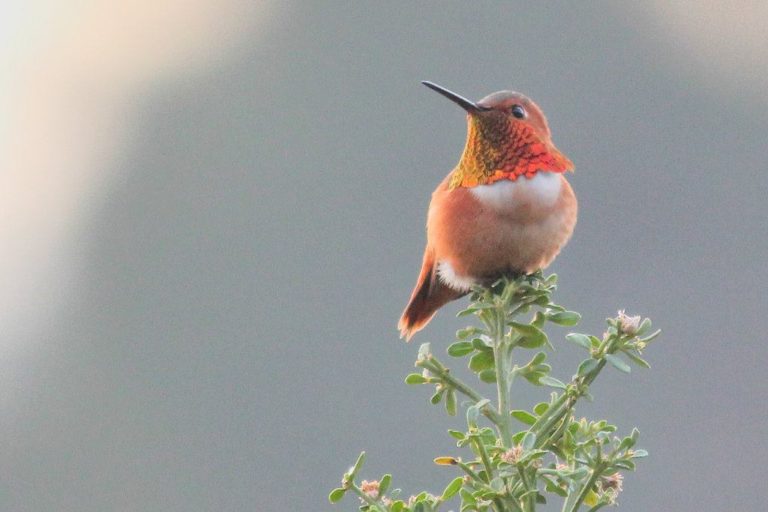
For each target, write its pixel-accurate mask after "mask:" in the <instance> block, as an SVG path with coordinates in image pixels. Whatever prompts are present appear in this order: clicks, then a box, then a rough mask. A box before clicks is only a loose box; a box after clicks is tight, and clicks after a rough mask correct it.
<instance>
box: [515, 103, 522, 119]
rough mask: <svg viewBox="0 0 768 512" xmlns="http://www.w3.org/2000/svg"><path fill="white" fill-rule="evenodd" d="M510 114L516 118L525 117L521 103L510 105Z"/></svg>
mask: <svg viewBox="0 0 768 512" xmlns="http://www.w3.org/2000/svg"><path fill="white" fill-rule="evenodd" d="M512 115H513V116H515V117H516V118H518V119H525V109H524V108H523V106H522V105H515V106H514V107H512Z"/></svg>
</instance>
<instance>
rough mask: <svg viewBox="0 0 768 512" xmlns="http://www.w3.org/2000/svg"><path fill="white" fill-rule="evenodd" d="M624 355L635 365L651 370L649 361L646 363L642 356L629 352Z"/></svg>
mask: <svg viewBox="0 0 768 512" xmlns="http://www.w3.org/2000/svg"><path fill="white" fill-rule="evenodd" d="M624 353H625V354H626V355H627V357H628V358H629V359H630V361H632V362H633V363H635V364H636V365H637V366H642V367H643V368H650V367H651V365H650V364H649V363H648V361H646V360H645V359H643V358H642V357H640V356H638V355H636V354H633V353H632V352H631V351H629V350H627V351H625V352H624Z"/></svg>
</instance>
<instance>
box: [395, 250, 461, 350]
mask: <svg viewBox="0 0 768 512" xmlns="http://www.w3.org/2000/svg"><path fill="white" fill-rule="evenodd" d="M462 295H465V292H459V291H456V290H454V289H452V288H449V287H448V286H446V285H445V284H443V283H442V282H441V281H440V279H439V278H438V276H437V272H436V262H435V260H434V257H433V255H432V253H431V251H429V249H427V251H426V252H425V253H424V262H423V263H422V266H421V273H420V274H419V278H418V279H417V280H416V287H415V288H414V289H413V293H412V294H411V299H410V300H409V301H408V305H407V306H406V307H405V311H403V315H402V316H401V317H400V321H399V322H398V324H397V327H398V329H400V337H401V338H405V340H406V341H410V340H411V338H412V337H413V335H414V334H416V333H417V332H418V331H420V330H422V329H423V328H424V326H426V325H427V324H428V323H429V321H430V320H431V319H432V317H433V316H434V315H435V312H436V311H437V310H438V309H440V308H441V307H442V306H443V305H445V304H446V303H448V302H450V301H452V300H454V299H458V298H459V297H461V296H462Z"/></svg>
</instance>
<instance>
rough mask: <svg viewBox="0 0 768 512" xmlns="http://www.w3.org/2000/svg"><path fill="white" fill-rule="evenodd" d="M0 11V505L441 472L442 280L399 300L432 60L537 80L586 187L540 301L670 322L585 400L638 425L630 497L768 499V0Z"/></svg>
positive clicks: (649, 503)
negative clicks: (408, 336) (437, 359)
mask: <svg viewBox="0 0 768 512" xmlns="http://www.w3.org/2000/svg"><path fill="white" fill-rule="evenodd" d="M2 10H3V11H2V13H0V19H1V20H2V21H0V33H1V34H3V40H4V43H3V44H2V45H0V48H2V49H0V58H2V61H3V62H4V66H3V72H2V74H0V80H2V81H1V82H0V87H2V89H0V102H2V103H0V104H1V105H2V112H3V115H2V121H0V145H1V146H0V169H1V170H0V183H2V186H1V187H0V198H1V200H0V243H1V244H2V247H3V249H2V253H1V254H0V283H1V284H2V285H1V286H0V325H1V326H2V329H0V349H1V350H2V357H0V446H1V447H2V449H1V450H0V451H1V452H2V456H0V509H2V510H4V511H32V512H34V511H49V510H50V511H54V510H55V511H105V510H116V511H155V510H157V511H165V512H170V511H185V512H189V511H198V510H199V511H207V510H216V511H241V510H256V511H274V510H332V509H334V510H356V509H357V506H356V504H355V503H354V501H353V500H348V501H345V502H344V503H343V504H342V505H341V506H338V507H336V508H333V507H331V506H330V505H329V504H328V503H327V500H326V496H327V493H328V491H329V490H330V489H331V488H332V487H335V486H336V485H337V483H338V481H339V478H340V476H341V474H342V472H343V471H344V470H345V469H346V468H347V467H348V466H349V464H350V463H351V462H353V461H354V459H355V457H356V456H357V454H358V452H359V451H360V450H362V449H365V450H367V452H368V459H369V462H368V464H367V466H366V469H365V471H364V475H363V476H364V477H366V478H370V477H378V476H379V475H381V474H382V473H384V472H388V471H391V472H393V473H394V476H395V484H396V485H397V486H399V487H402V488H403V489H404V491H405V492H406V495H407V493H410V492H413V491H418V490H421V489H422V488H426V489H429V490H432V491H434V492H439V491H440V490H442V488H443V486H444V484H445V483H446V482H447V481H448V480H449V479H450V478H452V476H453V473H452V472H451V470H450V469H445V468H441V467H436V466H434V465H433V464H432V462H431V461H432V458H433V457H434V456H436V455H440V454H447V453H454V452H455V447H454V446H453V443H452V441H451V439H450V438H449V437H448V436H447V435H446V434H445V430H446V428H448V427H450V426H454V425H459V424H460V422H461V421H460V420H458V419H446V418H445V417H444V413H443V412H442V410H441V409H439V408H436V407H432V406H430V405H428V402H427V400H428V396H429V392H428V390H427V389H421V388H415V389H414V388H408V387H406V386H405V385H404V384H403V383H402V379H403V377H404V376H405V375H406V374H407V373H409V371H410V368H411V365H412V361H413V359H414V358H415V354H416V350H417V347H418V344H419V343H420V342H425V341H430V342H432V343H433V347H435V350H436V351H437V352H442V350H443V348H442V347H444V346H446V345H447V344H448V343H449V341H450V340H451V339H452V336H453V332H454V331H455V329H456V328H458V327H460V326H462V325H463V322H462V321H461V320H457V319H456V318H454V315H453V314H454V313H455V312H456V311H457V310H458V308H459V307H460V304H454V305H451V306H449V307H447V308H445V310H443V311H441V312H440V313H439V314H438V316H437V317H436V318H435V320H434V321H433V322H432V324H430V326H429V328H428V329H427V330H426V331H424V332H423V333H420V334H419V335H418V336H417V337H416V339H415V343H414V344H410V345H406V344H405V343H403V342H401V341H399V340H398V339H397V335H396V329H395V324H396V321H397V318H398V316H399V314H400V312H401V309H402V307H403V306H404V304H405V301H406V299H407V297H408V295H409V293H410V290H411V286H412V285H413V281H414V280H415V277H416V274H417V272H418V266H419V265H420V261H421V251H422V248H423V243H424V229H423V226H424V220H425V212H426V207H427V202H428V198H429V194H430V193H431V191H432V189H433V188H434V186H435V185H436V183H437V182H438V181H439V180H440V179H442V177H443V176H444V175H445V173H447V172H448V171H449V170H450V169H451V167H452V165H453V164H454V163H455V162H456V160H457V158H458V156H459V154H460V151H461V149H462V145H463V142H464V136H465V124H464V116H463V113H462V112H461V111H460V110H459V109H458V108H457V107H455V106H454V105H452V104H451V103H450V102H448V101H446V100H445V99H444V98H441V97H440V96H438V95H436V94H434V93H433V92H431V91H429V90H427V89H426V88H424V87H422V86H421V85H420V84H419V81H420V80H423V79H430V80H434V81H436V82H438V83H441V84H443V85H445V86H447V87H450V88H452V89H454V90H456V91H458V92H460V93H463V94H465V95H467V96H468V97H471V98H480V97H482V96H484V95H485V94H487V93H489V92H492V91H495V90H499V89H505V88H512V89H515V90H519V91H522V92H525V93H526V94H528V95H530V96H531V97H533V98H534V99H535V100H536V101H537V102H538V103H539V104H540V105H541V106H542V107H543V109H544V110H545V112H546V113H547V114H548V117H549V121H550V126H551V128H552V131H553V135H554V141H555V142H556V144H557V145H558V147H559V148H560V149H561V150H563V151H564V152H565V153H566V154H568V155H569V156H570V157H571V158H572V160H573V161H574V162H575V163H576V174H575V175H573V176H572V177H570V179H571V183H572V184H573V187H574V189H575V190H576V192H577V194H578V196H579V199H580V204H581V212H580V219H579V224H578V226H577V229H576V233H575V236H574V238H573V240H572V241H571V243H570V244H569V245H568V246H567V248H566V249H565V251H564V252H563V254H562V255H561V256H560V258H559V259H558V260H557V261H556V263H555V264H554V265H553V267H552V269H553V270H554V271H556V272H558V274H559V275H560V280H561V281H560V282H561V290H560V291H559V292H558V296H557V298H558V299H559V301H560V302H561V303H563V304H565V305H567V306H569V307H570V308H572V309H575V310H577V311H580V312H581V313H582V314H583V315H584V320H583V322H582V325H581V326H580V327H579V328H578V329H579V330H581V331H587V332H598V333H599V332H601V330H602V325H603V320H604V318H605V317H606V316H611V315H614V314H615V311H616V309H618V308H627V310H628V312H629V313H632V314H643V315H648V316H651V317H652V318H653V319H654V322H655V325H657V326H658V327H661V328H662V329H663V330H664V336H663V342H660V343H659V344H657V345H655V346H653V347H652V349H651V350H649V352H648V357H649V359H650V361H651V362H652V364H653V369H652V370H650V371H636V372H633V374H632V375H631V376H625V375H623V374H619V373H618V372H606V374H605V375H604V376H602V377H601V379H600V380H599V381H598V382H597V383H596V385H595V386H594V387H593V393H594V395H595V396H596V397H597V401H596V402H595V404H593V405H587V406H584V407H582V408H581V409H580V410H579V411H578V412H579V413H581V414H585V415H590V416H596V415H605V416H607V417H608V418H610V419H612V420H613V421H614V422H616V423H617V424H618V425H619V427H620V428H621V429H622V430H625V431H628V430H629V429H630V428H631V427H632V426H634V425H637V426H638V427H639V428H640V430H641V433H642V437H641V443H640V444H641V445H642V447H644V448H647V449H648V450H649V451H650V452H651V457H650V458H648V459H646V460H644V461H643V462H642V463H641V464H640V467H639V470H638V472H637V473H635V474H630V475H627V478H626V480H625V491H624V492H623V493H622V495H621V496H620V503H621V507H622V510H629V511H633V510H634V511H647V510H674V511H697V512H698V511H706V510H712V511H716V510H761V509H763V508H764V506H765V505H764V478H763V477H762V475H763V474H764V466H765V461H766V459H767V458H768V449H767V448H766V444H765V443H766V436H767V435H768V429H767V428H766V419H768V405H766V403H767V401H768V391H766V383H767V382H766V372H765V366H766V363H768V360H767V359H768V357H767V356H768V348H766V347H767V345H766V343H765V336H766V320H765V311H766V309H767V307H768V303H767V301H766V292H765V290H766V288H767V287H768V267H767V266H766V263H765V258H766V249H768V233H767V232H766V230H767V227H766V226H767V225H768V223H767V222H766V216H767V215H768V206H766V198H768V174H767V173H766V167H767V165H768V163H767V162H768V144H766V133H768V93H767V92H766V91H768V74H766V73H765V69H767V68H768V35H766V31H765V26H767V25H768V7H766V4H765V3H764V2H759V1H753V2H749V1H745V2H738V3H737V4H733V5H730V4H729V5H728V6H727V7H726V6H725V4H724V3H721V2H717V1H714V0H712V1H696V2H667V1H662V0H657V1H650V2H633V3H629V2H591V3H583V2H578V3H577V2H546V3H543V2H538V3H529V2H504V3H501V2H498V3H496V2H478V3H474V2H473V3H463V2H419V3H410V2H399V3H398V2H394V3H393V2H322V3H321V2H299V1H281V2H277V1H275V2H246V1H242V0H217V1H213V0H196V1H192V2H188V1H184V2H182V1H181V0H158V1H152V2H150V1H148V0H139V1H134V2H129V3H123V4H122V5H120V4H117V3H114V2H101V3H99V2H95V3H94V2H75V3H60V2H54V1H52V0H51V1H38V2H22V1H19V0H11V1H9V2H4V3H3V7H2ZM562 334H563V333H561V332H555V333H554V335H553V339H554V341H555V344H556V346H557V348H558V351H557V353H556V354H554V355H553V359H554V361H555V364H556V368H558V369H557V370H556V374H557V375H558V376H559V377H561V378H567V377H568V376H570V374H571V373H572V371H573V368H575V365H576V364H577V363H578V360H579V357H580V354H579V353H578V350H577V349H576V348H574V347H571V346H569V345H566V344H565V343H563V342H562V341H558V340H560V339H561V337H560V336H561V335H562ZM457 364H458V363H457ZM516 393H517V394H516V396H515V398H516V399H517V400H518V402H517V403H518V404H521V405H525V404H528V403H533V402H535V401H537V400H538V399H540V398H542V397H543V396H545V393H546V391H545V390H539V389H525V390H518V391H516Z"/></svg>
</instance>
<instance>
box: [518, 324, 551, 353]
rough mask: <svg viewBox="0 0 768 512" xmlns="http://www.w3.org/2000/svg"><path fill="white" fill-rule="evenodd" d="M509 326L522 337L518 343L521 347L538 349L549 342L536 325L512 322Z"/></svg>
mask: <svg viewBox="0 0 768 512" xmlns="http://www.w3.org/2000/svg"><path fill="white" fill-rule="evenodd" d="M509 324H510V325H511V326H512V328H513V329H514V330H515V331H517V332H518V333H520V335H521V336H522V338H520V340H518V342H517V345H518V346H520V347H523V348H537V347H540V346H542V345H544V344H545V343H546V342H547V335H546V334H544V331H542V330H541V329H539V328H538V327H536V326H535V325H530V324H521V323H518V322H510V323H509Z"/></svg>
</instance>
